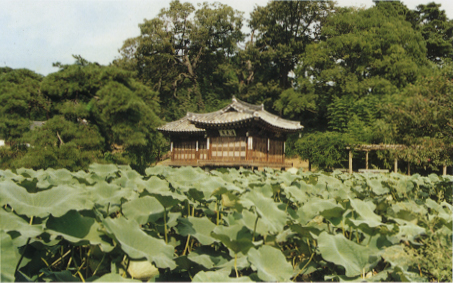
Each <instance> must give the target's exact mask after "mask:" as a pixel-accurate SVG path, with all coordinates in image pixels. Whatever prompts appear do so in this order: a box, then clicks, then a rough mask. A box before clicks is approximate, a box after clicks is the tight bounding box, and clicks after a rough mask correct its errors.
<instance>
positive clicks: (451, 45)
mask: <svg viewBox="0 0 453 283" xmlns="http://www.w3.org/2000/svg"><path fill="white" fill-rule="evenodd" d="M440 7H441V5H440V4H436V3H434V2H431V3H428V4H426V5H424V4H421V5H418V6H417V8H416V10H415V11H414V12H415V13H414V14H415V17H414V18H415V19H414V22H415V24H414V26H415V27H416V28H418V29H420V31H421V33H422V35H423V37H424V38H425V41H426V47H427V49H428V54H427V56H428V59H429V60H431V61H433V62H435V63H443V62H444V61H445V60H447V61H451V60H452V59H453V20H449V19H448V18H447V15H446V13H445V10H440Z"/></svg>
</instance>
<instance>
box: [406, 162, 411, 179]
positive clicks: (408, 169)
mask: <svg viewBox="0 0 453 283" xmlns="http://www.w3.org/2000/svg"><path fill="white" fill-rule="evenodd" d="M407 175H408V176H410V175H411V164H410V163H409V162H408V163H407Z"/></svg>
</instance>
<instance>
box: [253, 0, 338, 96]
mask: <svg viewBox="0 0 453 283" xmlns="http://www.w3.org/2000/svg"><path fill="white" fill-rule="evenodd" d="M333 8H334V6H333V3H332V2H328V1H271V2H269V3H268V4H267V5H266V6H265V7H260V6H257V7H255V9H254V10H253V12H252V13H251V14H250V17H251V19H250V23H249V26H250V28H251V29H252V35H251V36H252V38H251V45H253V44H254V46H255V48H257V49H258V50H259V52H260V57H262V58H263V59H264V60H266V61H268V62H272V63H271V64H272V65H273V66H274V68H273V69H274V72H275V73H276V77H277V78H278V81H279V86H280V87H281V88H282V89H287V88H289V87H291V83H290V80H289V75H290V72H291V71H293V70H294V67H295V66H296V65H297V64H298V62H299V60H300V58H299V56H300V55H301V54H303V53H304V52H305V48H306V46H307V45H308V44H310V43H311V42H315V41H317V40H318V39H319V36H320V30H321V23H322V21H323V20H324V19H325V18H326V17H327V16H328V15H329V14H330V13H331V12H332V11H333ZM254 40H255V42H253V41H254Z"/></svg>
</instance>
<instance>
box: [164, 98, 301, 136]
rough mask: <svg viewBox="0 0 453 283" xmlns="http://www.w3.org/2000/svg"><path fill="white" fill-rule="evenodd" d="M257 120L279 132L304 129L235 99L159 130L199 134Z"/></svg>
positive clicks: (262, 107)
mask: <svg viewBox="0 0 453 283" xmlns="http://www.w3.org/2000/svg"><path fill="white" fill-rule="evenodd" d="M252 120H256V121H259V122H261V123H263V124H265V125H267V126H269V127H271V128H275V129H276V130H278V131H284V132H298V131H301V130H302V129H303V128H304V127H303V126H302V125H300V122H296V121H290V120H286V119H283V118H281V117H279V116H277V115H274V114H271V113H269V112H267V111H266V110H264V106H263V105H253V104H249V103H247V102H244V101H240V100H238V99H236V98H235V97H233V101H232V103H231V104H230V105H228V106H226V107H225V108H223V109H221V110H218V111H215V112H211V113H191V112H189V113H187V115H186V116H185V117H184V118H182V119H180V120H178V121H175V122H171V123H168V124H166V125H164V126H162V127H160V128H158V130H160V131H166V132H199V131H204V128H206V127H216V126H221V127H225V126H229V125H231V126H235V125H237V124H240V123H244V122H248V121H252Z"/></svg>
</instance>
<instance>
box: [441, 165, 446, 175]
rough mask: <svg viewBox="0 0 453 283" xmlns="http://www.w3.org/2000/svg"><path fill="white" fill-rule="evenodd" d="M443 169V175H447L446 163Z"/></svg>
mask: <svg viewBox="0 0 453 283" xmlns="http://www.w3.org/2000/svg"><path fill="white" fill-rule="evenodd" d="M442 169H443V170H442V175H444V176H445V175H447V165H444V166H443V168H442Z"/></svg>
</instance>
